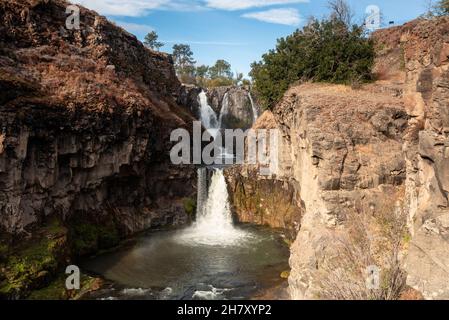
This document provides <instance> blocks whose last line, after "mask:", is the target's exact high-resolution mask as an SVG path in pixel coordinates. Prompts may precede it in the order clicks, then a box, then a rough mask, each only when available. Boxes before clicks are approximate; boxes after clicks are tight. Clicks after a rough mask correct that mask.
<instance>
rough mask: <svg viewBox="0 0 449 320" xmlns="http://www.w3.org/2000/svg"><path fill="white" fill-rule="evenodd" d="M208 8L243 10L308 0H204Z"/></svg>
mask: <svg viewBox="0 0 449 320" xmlns="http://www.w3.org/2000/svg"><path fill="white" fill-rule="evenodd" d="M205 1H206V5H207V6H208V7H209V8H214V9H223V10H243V9H249V8H260V7H268V6H273V5H286V4H292V3H305V2H309V0H205Z"/></svg>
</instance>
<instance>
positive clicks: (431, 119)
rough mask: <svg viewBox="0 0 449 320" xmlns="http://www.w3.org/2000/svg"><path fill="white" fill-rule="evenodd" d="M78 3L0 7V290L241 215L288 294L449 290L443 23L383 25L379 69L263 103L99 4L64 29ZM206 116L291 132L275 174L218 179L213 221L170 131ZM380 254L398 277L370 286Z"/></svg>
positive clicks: (251, 169)
mask: <svg viewBox="0 0 449 320" xmlns="http://www.w3.org/2000/svg"><path fill="white" fill-rule="evenodd" d="M66 4H67V3H66V2H64V1H59V0H54V1H44V0H33V1H31V0H29V1H28V0H14V1H0V21H1V22H2V23H1V26H0V43H1V46H0V90H1V94H0V130H1V131H0V254H1V256H0V270H1V274H0V297H1V298H24V297H27V296H29V294H30V293H31V292H32V291H33V290H35V289H41V288H43V287H45V286H46V285H48V284H49V282H50V280H51V278H52V274H55V273H57V271H58V270H60V269H61V267H62V266H64V265H66V264H67V262H69V261H72V260H73V259H76V258H78V257H80V256H85V255H91V254H96V253H98V252H99V251H101V250H103V249H109V248H111V247H114V246H116V245H117V244H118V243H119V242H120V241H121V240H125V239H128V238H129V237H131V236H133V235H136V234H138V233H139V232H142V231H145V230H148V229H155V228H161V227H180V226H186V225H188V224H189V223H190V222H192V221H194V220H195V218H196V219H197V220H199V222H201V221H208V224H206V227H205V228H206V229H207V228H209V229H211V228H212V226H213V225H216V221H221V223H222V224H226V226H227V228H230V229H226V230H227V231H229V233H226V235H229V234H234V235H235V233H233V232H235V230H236V229H234V228H233V225H232V222H231V220H230V219H231V217H230V215H231V213H232V215H233V217H234V220H236V221H238V222H239V223H251V224H257V225H264V226H269V227H271V228H273V229H280V230H282V231H283V234H284V237H285V239H284V241H285V242H286V243H288V245H289V246H290V258H289V259H290V260H289V264H290V268H291V271H290V272H289V273H288V276H286V277H288V293H289V296H290V298H292V299H345V298H346V299H371V298H379V299H399V298H404V299H405V298H407V297H410V296H412V297H414V298H417V299H449V285H448V282H447V280H446V279H447V274H448V273H449V240H448V239H449V238H448V230H449V202H448V194H449V189H448V188H449V165H448V164H449V151H448V150H449V113H448V101H449V93H448V92H449V71H448V70H449V38H448V37H449V36H448V32H447V31H448V30H449V18H447V17H440V18H434V19H430V20H426V19H417V20H414V21H411V22H409V23H406V24H405V25H403V26H399V27H393V28H388V29H383V30H379V31H377V32H375V33H374V34H373V35H372V38H373V39H374V40H375V41H376V51H377V57H376V64H375V68H374V72H375V74H376V77H377V81H375V82H373V83H369V84H364V85H354V86H353V87H351V86H347V85H331V84H325V83H301V84H298V85H294V86H292V87H291V88H290V89H289V90H288V91H287V92H286V93H285V95H284V97H283V99H282V100H281V101H280V102H279V103H278V104H277V105H276V106H275V107H274V108H273V110H271V111H265V112H263V113H262V110H261V109H260V107H259V106H258V103H257V95H255V94H253V93H252V92H251V88H248V87H219V88H213V89H203V88H199V87H196V86H191V85H185V84H181V83H180V82H179V80H178V78H177V76H176V73H175V70H174V67H173V61H172V59H171V57H170V56H169V55H167V54H164V53H159V52H155V51H152V50H149V49H146V48H145V47H144V46H143V45H142V44H141V43H140V42H139V41H138V39H137V38H136V37H135V36H133V35H131V34H129V33H127V32H126V31H124V30H123V29H121V28H119V27H117V26H115V25H114V24H112V23H110V22H108V21H107V20H106V19H105V18H104V17H101V16H99V15H97V14H96V13H94V12H93V11H90V10H87V9H85V8H81V14H82V16H83V19H82V26H81V29H80V30H66V29H64V28H61V26H63V25H64V23H65V18H66V16H65V6H66ZM205 109H207V112H205ZM205 115H206V116H207V117H208V119H207V121H206V120H205V119H204V117H205ZM197 119H200V120H202V122H203V125H205V124H206V123H207V124H209V126H210V127H213V128H217V129H221V128H242V129H248V128H253V129H277V130H279V132H280V133H281V141H280V148H279V167H278V170H277V172H275V173H273V174H272V175H271V176H261V175H259V174H258V169H259V166H258V165H243V166H232V167H227V168H225V169H224V170H223V173H221V171H219V172H220V173H217V171H215V173H214V174H213V177H212V178H208V179H213V181H214V184H215V187H216V188H219V189H220V190H221V191H220V194H218V195H216V198H215V202H213V204H212V205H210V206H209V207H213V206H217V205H218V204H217V201H218V202H220V201H221V202H225V203H224V204H223V206H225V205H226V204H227V203H228V197H227V193H228V192H229V207H225V210H224V211H225V212H224V213H223V212H222V213H220V215H219V216H214V215H213V214H214V213H216V212H212V213H211V212H210V214H209V215H208V218H215V219H218V220H207V219H206V220H201V219H199V218H201V216H199V217H198V216H197V217H195V211H197V212H200V211H198V207H203V204H201V201H206V199H204V198H206V195H205V194H203V195H202V198H201V194H202V193H203V192H204V190H203V192H201V190H202V186H201V179H200V178H201V173H198V170H197V169H198V168H197V167H195V166H193V165H182V166H175V165H173V164H171V162H170V157H169V153H170V149H171V147H172V143H170V133H171V131H172V130H174V129H178V128H185V129H186V130H189V131H191V130H192V123H193V121H195V120H197ZM205 128H206V129H210V128H209V127H208V126H206V125H205ZM209 182H210V181H209ZM206 184H207V183H206ZM226 185H227V187H226ZM214 190H216V189H215V188H214ZM206 191H207V190H206ZM224 195H226V197H225V200H223V199H224V198H221V196H224ZM201 199H202V200H201ZM224 217H225V218H226V221H225V222H226V223H224V222H223V221H222V220H220V219H222V218H224ZM203 218H204V217H203ZM197 222H198V221H197ZM195 226H197V225H196V224H193V225H192V226H191V227H190V228H195ZM203 229H204V228H203ZM186 230H187V231H188V230H192V229H186ZM194 230H196V231H195V236H198V233H197V231H198V230H197V229H194ZM220 230H222V229H220ZM203 231H204V230H203ZM208 231H209V232H212V231H213V230H208ZM186 234H187V236H188V235H189V233H188V232H187V233H186ZM186 234H184V235H186ZM183 239H184V240H185V239H186V238H183ZM189 239H190V240H192V238H189ZM150 240H151V239H150ZM190 240H189V241H190ZM186 241H187V240H186ZM208 241H209V240H208ZM30 248H31V249H32V250H30ZM269 248H271V247H269ZM30 252H31V253H30ZM273 252H274V253H276V252H277V251H276V250H275V249H273ZM267 263H268V262H267ZM372 265H374V266H377V267H379V268H380V269H381V270H383V271H385V273H386V274H387V276H385V277H387V278H384V279H383V280H385V281H391V282H394V283H395V287H392V288H389V289H391V290H390V291H388V292H383V291H382V292H381V293H379V295H378V296H373V295H372V292H370V291H369V290H366V274H365V268H366V267H368V266H372ZM18 266H20V268H18ZM277 271H278V270H277ZM337 288H338V289H337ZM213 289H216V288H213ZM197 291H198V292H202V291H201V290H199V289H197ZM222 293H223V292H221V293H220V294H222Z"/></svg>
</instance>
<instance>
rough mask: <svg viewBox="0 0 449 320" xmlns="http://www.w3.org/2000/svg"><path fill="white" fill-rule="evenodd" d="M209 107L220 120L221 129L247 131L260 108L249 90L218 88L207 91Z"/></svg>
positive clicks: (242, 88)
mask: <svg viewBox="0 0 449 320" xmlns="http://www.w3.org/2000/svg"><path fill="white" fill-rule="evenodd" d="M207 97H208V101H209V104H210V106H211V107H212V109H214V111H215V113H216V114H217V115H218V116H219V117H220V118H221V119H222V128H227V129H249V128H251V126H252V125H253V124H254V122H255V119H257V118H258V116H259V114H260V108H259V106H258V105H257V102H256V101H255V99H254V97H253V96H252V95H251V92H250V89H249V88H244V87H218V88H214V89H210V90H208V91H207Z"/></svg>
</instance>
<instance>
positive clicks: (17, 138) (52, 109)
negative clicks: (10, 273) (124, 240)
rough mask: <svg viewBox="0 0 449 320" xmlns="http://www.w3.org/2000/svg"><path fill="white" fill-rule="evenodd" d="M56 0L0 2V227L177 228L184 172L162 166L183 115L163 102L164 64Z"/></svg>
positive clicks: (167, 77)
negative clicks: (77, 220)
mask: <svg viewBox="0 0 449 320" xmlns="http://www.w3.org/2000/svg"><path fill="white" fill-rule="evenodd" d="M66 6H67V3H66V2H65V1H31V0H30V1H26V0H15V1H0V21H1V24H0V43H1V46H0V92H1V94H0V130H1V131H0V137H1V138H0V146H1V147H0V225H1V227H2V228H3V230H5V231H7V232H8V233H21V232H23V231H24V230H25V229H26V228H27V227H29V226H32V225H35V224H39V222H40V221H41V220H42V219H43V217H45V216H49V215H57V216H59V217H62V218H63V219H69V218H72V217H74V216H77V215H82V214H86V215H88V216H89V217H90V218H91V219H92V221H93V222H95V221H96V222H97V223H100V222H99V221H104V220H105V219H106V220H111V219H114V221H119V225H120V229H121V230H122V231H123V234H125V235H126V234H131V233H134V232H137V231H140V230H143V229H146V228H149V227H154V226H160V225H167V224H169V225H173V224H182V223H185V222H186V221H187V219H188V216H187V213H186V210H185V208H184V205H183V203H184V201H183V199H184V198H186V197H190V196H191V195H192V194H193V193H194V183H195V172H194V170H193V168H191V167H174V166H171V164H170V159H169V150H170V148H171V143H170V132H171V130H173V129H175V128H179V127H185V128H188V129H191V127H192V126H191V121H192V120H193V117H192V116H191V114H190V112H188V111H187V110H186V109H185V108H182V107H180V106H179V105H178V104H177V103H176V102H175V100H176V99H177V98H178V96H179V92H180V89H181V85H180V83H179V81H178V80H177V78H176V75H175V72H174V68H173V64H172V60H171V58H170V56H168V55H166V54H163V53H157V52H153V51H151V50H148V49H146V48H144V46H143V45H142V44H141V43H140V42H139V41H138V40H137V39H136V38H135V37H134V36H133V35H131V34H129V33H127V32H126V31H124V30H123V29H121V28H119V27H117V26H115V25H113V24H111V23H110V22H108V21H107V20H106V19H105V18H103V17H101V16H98V15H97V14H95V13H94V12H92V11H89V10H87V9H85V8H81V26H80V29H79V30H67V29H65V20H66V14H65V10H66Z"/></svg>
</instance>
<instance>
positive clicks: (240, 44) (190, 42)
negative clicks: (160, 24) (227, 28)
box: [162, 40, 249, 47]
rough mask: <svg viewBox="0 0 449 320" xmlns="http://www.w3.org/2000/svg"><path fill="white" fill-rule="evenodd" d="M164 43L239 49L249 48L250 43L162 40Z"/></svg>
mask: <svg viewBox="0 0 449 320" xmlns="http://www.w3.org/2000/svg"><path fill="white" fill-rule="evenodd" d="M162 42H164V43H185V44H196V45H205V46H229V47H239V46H247V45H249V44H248V43H242V42H226V41H186V40H162Z"/></svg>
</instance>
